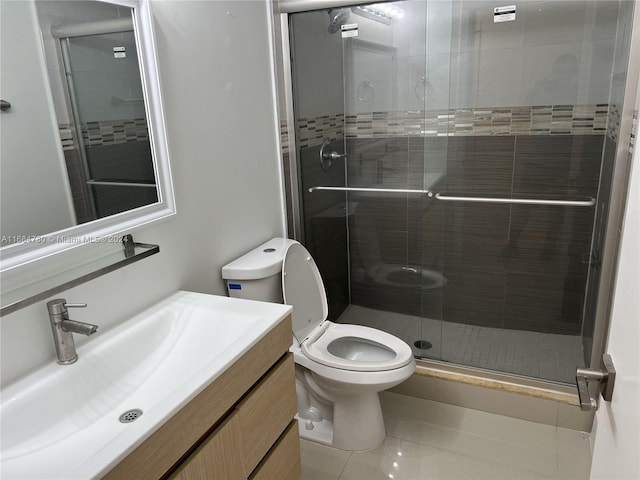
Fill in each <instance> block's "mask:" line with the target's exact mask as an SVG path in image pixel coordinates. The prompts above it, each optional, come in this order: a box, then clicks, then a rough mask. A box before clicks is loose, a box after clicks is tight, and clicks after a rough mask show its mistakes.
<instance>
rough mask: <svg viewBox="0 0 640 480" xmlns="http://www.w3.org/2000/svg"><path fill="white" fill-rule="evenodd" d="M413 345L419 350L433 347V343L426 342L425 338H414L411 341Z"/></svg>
mask: <svg viewBox="0 0 640 480" xmlns="http://www.w3.org/2000/svg"><path fill="white" fill-rule="evenodd" d="M413 345H414V346H415V347H416V348H419V349H420V350H429V349H430V348H431V347H433V344H432V343H431V342H427V341H426V340H416V341H415V342H413Z"/></svg>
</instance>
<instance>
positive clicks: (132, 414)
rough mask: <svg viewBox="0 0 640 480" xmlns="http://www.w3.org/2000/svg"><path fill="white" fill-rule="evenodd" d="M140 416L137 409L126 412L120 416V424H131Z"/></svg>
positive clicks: (140, 412) (139, 411)
mask: <svg viewBox="0 0 640 480" xmlns="http://www.w3.org/2000/svg"><path fill="white" fill-rule="evenodd" d="M141 415H142V410H140V409H138V408H134V409H133V410H127V411H126V412H124V413H123V414H122V415H120V418H118V420H120V421H121V422H122V423H131V422H133V421H135V420H137V419H138V417H140V416H141Z"/></svg>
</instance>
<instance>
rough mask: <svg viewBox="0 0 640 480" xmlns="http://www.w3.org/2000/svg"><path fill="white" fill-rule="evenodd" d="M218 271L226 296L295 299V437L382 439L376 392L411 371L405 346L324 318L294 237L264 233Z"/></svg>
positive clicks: (347, 446) (351, 445) (358, 444)
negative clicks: (266, 237)
mask: <svg viewBox="0 0 640 480" xmlns="http://www.w3.org/2000/svg"><path fill="white" fill-rule="evenodd" d="M222 276H223V278H224V279H225V280H226V282H227V288H228V291H229V295H230V296H234V297H240V298H250V299H254V300H265V301H272V302H281V301H284V303H287V304H289V305H292V306H293V312H292V322H293V345H292V347H291V352H292V353H293V358H294V361H295V363H296V395H297V399H298V414H297V418H298V420H299V426H300V436H301V437H302V438H305V439H308V440H311V441H315V442H318V443H322V444H325V445H330V446H332V447H335V448H339V449H343V450H367V449H370V448H374V447H376V446H378V445H379V444H380V443H382V441H383V440H384V437H385V429H384V421H383V418H382V410H381V408H380V400H379V396H378V392H380V391H382V390H385V389H387V388H390V387H393V386H394V385H397V384H399V383H401V382H403V381H404V380H406V379H407V378H409V376H411V374H412V373H413V372H414V371H415V360H414V358H413V354H412V352H411V348H410V347H409V345H407V344H406V343H405V342H403V341H402V340H400V339H399V338H397V337H395V336H393V335H391V334H388V333H386V332H383V331H381V330H377V329H374V328H369V327H363V326H360V325H345V324H337V323H333V322H331V321H329V320H327V313H328V305H327V297H326V294H325V291H324V287H323V284H322V279H321V277H320V272H319V271H318V267H317V266H316V264H315V262H314V260H313V258H312V257H311V255H310V254H309V252H308V251H307V250H306V249H305V248H304V247H303V246H302V245H301V244H300V243H298V242H296V241H294V240H289V239H283V238H276V239H273V240H270V241H268V242H266V243H265V244H263V245H260V246H259V247H257V248H256V249H254V250H252V251H250V252H248V253H247V254H245V255H243V256H242V257H240V258H239V259H237V260H235V261H234V262H231V263H230V264H228V265H226V266H225V267H223V269H222ZM277 283H280V285H281V287H280V289H279V290H278V289H277V288H276V285H277Z"/></svg>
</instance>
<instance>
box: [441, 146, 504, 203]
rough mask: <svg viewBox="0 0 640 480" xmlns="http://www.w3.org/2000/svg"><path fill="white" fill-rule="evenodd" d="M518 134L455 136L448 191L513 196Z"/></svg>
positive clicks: (461, 193)
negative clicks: (514, 160) (514, 162)
mask: <svg viewBox="0 0 640 480" xmlns="http://www.w3.org/2000/svg"><path fill="white" fill-rule="evenodd" d="M513 148H514V137H451V138H449V139H448V144H447V152H448V157H447V180H446V193H449V194H460V195H478V194H484V195H488V196H500V195H509V194H510V193H511V179H512V170H513Z"/></svg>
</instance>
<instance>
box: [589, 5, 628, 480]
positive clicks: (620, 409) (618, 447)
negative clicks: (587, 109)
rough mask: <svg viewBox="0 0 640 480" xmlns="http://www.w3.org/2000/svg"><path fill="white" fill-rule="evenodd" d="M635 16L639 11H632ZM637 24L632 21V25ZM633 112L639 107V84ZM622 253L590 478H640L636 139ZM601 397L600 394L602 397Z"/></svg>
mask: <svg viewBox="0 0 640 480" xmlns="http://www.w3.org/2000/svg"><path fill="white" fill-rule="evenodd" d="M636 19H640V15H637V14H636ZM637 27H640V25H639V24H638V22H637V21H636V28H637ZM636 99H637V102H636V112H637V111H638V109H640V85H638V93H637V97H636ZM630 175H631V178H630V180H629V192H628V196H627V205H626V211H625V219H624V223H623V227H622V235H621V240H620V257H619V260H618V272H617V275H616V285H615V292H614V298H613V306H612V310H611V323H610V325H609V337H608V339H607V347H606V349H605V352H606V353H608V354H610V355H611V358H612V360H613V362H614V365H615V368H616V383H615V388H614V391H613V398H612V400H611V402H604V401H601V402H600V408H599V409H598V411H597V412H596V418H595V422H594V423H595V424H597V430H596V434H595V442H594V452H593V462H592V465H591V478H592V479H602V480H607V479H611V478H615V479H620V480H622V479H629V480H635V479H637V478H640V461H639V460H638V451H640V435H639V434H638V432H639V431H640V412H638V405H639V404H640V353H639V352H638V340H639V339H640V296H639V295H638V291H639V289H638V285H640V273H639V272H640V251H639V249H638V245H640V146H639V145H638V144H637V141H636V145H635V150H634V154H633V160H632V165H631V172H630ZM600 400H602V399H600Z"/></svg>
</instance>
